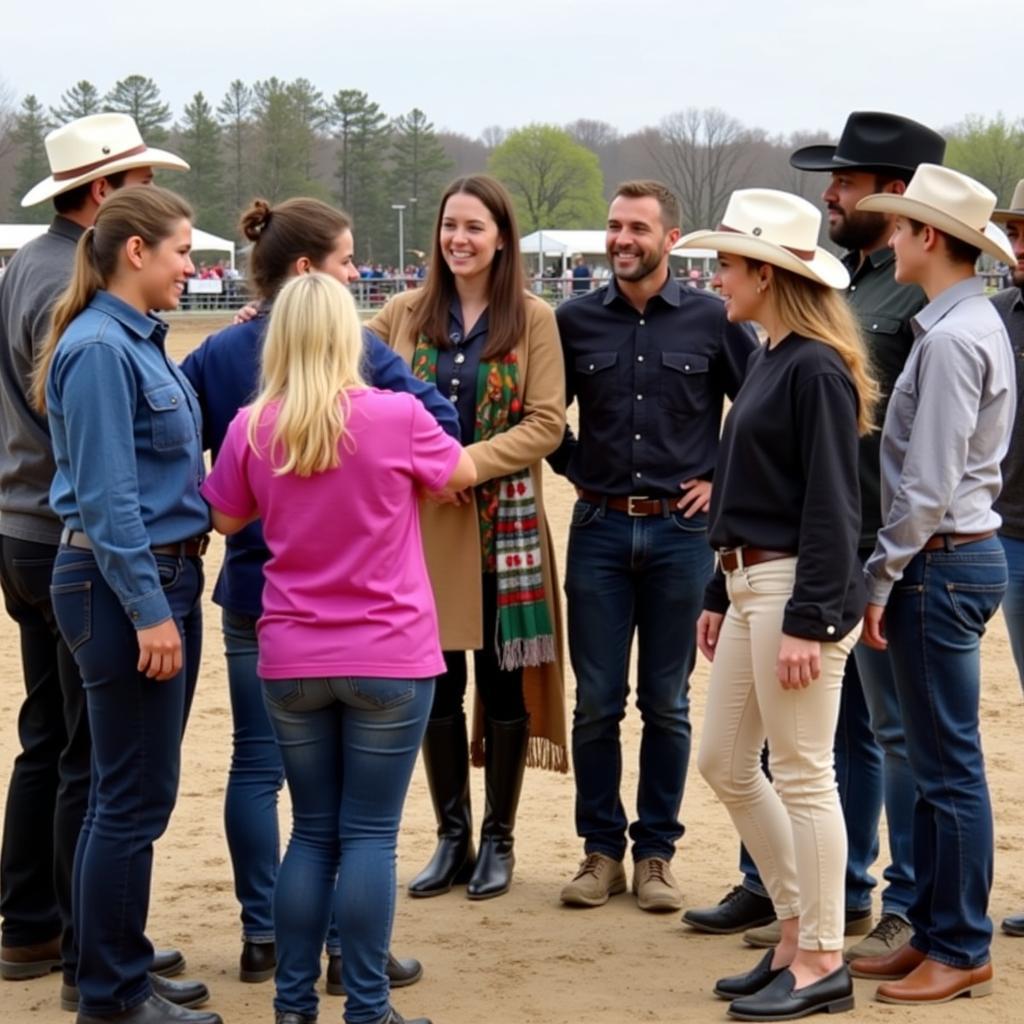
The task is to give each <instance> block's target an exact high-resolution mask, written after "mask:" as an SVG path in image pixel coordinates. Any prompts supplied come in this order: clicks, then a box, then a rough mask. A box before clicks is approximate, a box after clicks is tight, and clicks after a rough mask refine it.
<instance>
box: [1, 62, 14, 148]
mask: <svg viewBox="0 0 1024 1024" xmlns="http://www.w3.org/2000/svg"><path fill="white" fill-rule="evenodd" d="M14 118H15V113H14V90H13V89H12V88H11V87H10V86H9V85H8V84H7V81H6V79H3V78H0V160H2V159H3V158H4V157H5V156H6V155H7V154H8V153H9V152H10V151H11V150H12V149H13V148H14Z"/></svg>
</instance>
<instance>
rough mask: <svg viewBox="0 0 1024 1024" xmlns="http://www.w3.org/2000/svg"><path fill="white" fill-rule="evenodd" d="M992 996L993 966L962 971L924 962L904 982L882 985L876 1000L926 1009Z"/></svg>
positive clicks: (944, 965) (985, 965) (930, 960)
mask: <svg viewBox="0 0 1024 1024" xmlns="http://www.w3.org/2000/svg"><path fill="white" fill-rule="evenodd" d="M991 994H992V964H991V963H987V964H983V965H982V966H981V967H967V968H963V967H950V966H949V965H948V964H940V963H939V962H938V960H932V959H925V960H923V961H922V962H921V964H920V965H919V966H918V967H917V968H915V969H914V970H913V971H911V972H910V973H909V974H908V975H907V976H906V977H905V978H904V979H903V980H902V981H890V982H887V983H886V984H884V985H879V986H878V991H877V992H876V993H875V998H876V999H877V1000H878V1001H879V1002H882V1003H902V1004H904V1005H905V1006H927V1005H929V1004H931V1003H948V1002H949V1001H950V1000H951V999H956V997H957V996H973V997H974V998H977V997H978V996H987V995H991Z"/></svg>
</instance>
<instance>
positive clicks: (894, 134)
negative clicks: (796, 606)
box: [683, 111, 946, 959]
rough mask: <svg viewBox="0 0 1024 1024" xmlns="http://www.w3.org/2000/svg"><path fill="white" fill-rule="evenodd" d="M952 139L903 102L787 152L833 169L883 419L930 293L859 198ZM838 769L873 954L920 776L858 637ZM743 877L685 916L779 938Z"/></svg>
mask: <svg viewBox="0 0 1024 1024" xmlns="http://www.w3.org/2000/svg"><path fill="white" fill-rule="evenodd" d="M945 149H946V143H945V141H944V140H943V138H942V136H941V135H938V134H937V133H936V132H934V131H932V130H931V129H930V128H927V127H926V126H925V125H922V124H918V123H917V122H916V121H911V120H910V119H909V118H905V117H900V116H899V115H897V114H887V113H878V112H870V111H869V112H855V113H853V114H851V115H850V116H849V118H848V119H847V122H846V125H845V127H844V128H843V133H842V136H841V137H840V139H839V143H838V145H835V146H805V147H804V148H803V149H798V150H797V151H796V152H795V153H793V155H792V156H791V157H790V163H791V164H792V165H793V166H794V167H796V168H799V169H800V170H805V171H822V172H827V173H829V174H830V180H829V184H828V187H827V188H826V189H825V191H824V193H823V194H822V199H823V201H824V202H825V205H826V207H827V210H828V225H829V228H828V230H829V237H830V238H831V239H832V241H833V242H835V243H836V244H837V245H840V246H842V247H843V248H844V249H846V250H847V255H846V257H845V259H844V262H845V264H846V267H847V269H848V270H849V271H850V288H849V290H848V292H847V301H848V302H849V303H850V305H851V307H852V308H853V310H854V312H855V313H856V314H857V318H858V320H859V321H860V325H861V329H862V331H863V334H864V340H865V342H866V344H867V348H868V355H869V357H870V359H871V366H872V370H873V372H874V375H875V377H876V379H877V380H878V383H879V387H880V388H881V391H882V400H881V402H879V405H878V410H877V412H876V418H877V422H878V426H879V427H881V425H882V422H883V421H884V419H885V410H886V406H887V403H888V398H889V395H890V394H891V393H892V387H893V383H894V382H895V380H896V378H897V377H898V376H899V374H900V371H901V370H902V369H903V364H904V363H905V362H906V359H907V355H908V354H909V352H910V347H911V345H912V343H913V340H914V338H913V330H912V328H911V319H912V317H913V316H914V315H915V314H916V313H917V312H918V311H919V310H920V309H921V308H922V306H924V304H925V302H926V301H927V300H926V298H925V295H924V292H923V291H921V289H920V288H919V287H917V286H916V285H903V284H900V283H898V282H897V281H896V279H895V273H894V272H895V257H894V255H893V253H892V251H891V250H890V249H889V247H888V244H887V243H888V241H889V236H890V235H891V234H892V228H893V223H894V220H895V218H893V217H891V216H888V215H886V214H879V213H864V212H862V211H858V210H857V208H856V207H857V203H858V202H859V201H860V200H861V199H863V198H864V197H865V196H868V195H870V194H872V193H875V192H886V193H889V194H892V195H900V194H901V193H902V192H903V191H904V189H905V188H906V185H907V182H909V181H910V178H911V176H912V175H913V173H914V171H915V170H916V168H917V166H918V165H919V164H921V163H941V162H942V158H943V155H944V153H945ZM879 437H880V434H879V433H877V432H876V433H873V434H869V435H867V436H866V437H864V438H862V439H861V442H860V461H859V467H858V469H859V477H860V490H861V539H860V557H861V560H862V561H864V560H866V559H867V557H868V556H869V555H870V554H871V551H872V549H873V548H874V545H875V535H876V534H877V533H878V530H879V528H880V527H881V525H882V521H881V511H880V510H881V500H880V498H879V487H880V483H879V468H878V446H879ZM835 756H836V776H837V782H838V784H839V794H840V798H841V800H842V804H843V816H844V819H845V821H846V832H847V840H848V845H849V856H848V861H847V873H846V933H847V934H848V935H853V934H863V933H864V932H870V934H868V935H867V936H866V937H865V938H864V939H863V940H862V941H861V942H859V943H857V944H856V945H854V946H852V947H851V948H850V949H848V950H847V951H846V957H847V959H853V958H854V957H857V956H874V955H878V954H881V953H885V952H889V951H890V950H892V949H896V948H898V947H899V946H901V945H902V944H903V943H904V942H906V941H907V939H909V938H910V925H909V923H908V922H907V916H906V915H907V908H908V907H909V906H910V902H911V900H912V898H913V894H914V873H913V863H912V854H911V833H912V828H913V824H912V823H913V809H914V786H913V780H912V778H911V775H910V768H909V766H908V764H907V752H906V743H905V741H904V738H903V725H902V722H901V720H900V711H899V704H898V702H897V699H896V686H895V682H894V681H893V676H892V668H891V667H890V664H889V659H888V656H887V655H885V654H881V653H879V652H877V651H872V650H870V649H869V648H866V647H864V646H863V645H860V646H858V647H856V648H855V649H854V656H853V657H851V658H850V659H849V660H848V662H847V667H846V674H845V677H844V679H843V697H842V704H841V706H840V713H839V723H838V726H837V728H836V744H835ZM883 797H884V804H885V811H886V820H887V824H888V831H889V866H888V867H887V868H886V869H885V878H886V881H887V883H888V885H887V887H886V889H885V891H884V892H883V893H882V916H881V919H880V920H879V922H878V923H877V925H876V926H875V927H874V929H871V891H872V889H873V888H874V885H875V880H874V878H872V877H871V874H870V868H871V865H872V864H873V863H874V862H875V859H876V858H877V856H878V824H879V818H880V815H881V810H882V805H883ZM740 869H741V871H742V872H743V882H742V884H741V885H740V886H737V887H736V888H735V889H733V891H732V892H731V893H729V894H728V895H727V896H726V897H725V898H724V899H723V900H722V902H721V903H720V904H719V905H718V906H717V907H710V908H706V909H701V910H690V911H687V912H686V914H684V915H683V920H684V921H685V922H686V923H687V924H690V925H691V926H692V927H694V928H697V929H698V930H702V931H713V932H733V931H741V930H743V929H744V928H753V929H754V930H753V931H751V932H748V933H747V934H746V935H745V936H744V938H745V939H746V941H747V942H749V943H750V944H751V945H756V946H773V945H775V944H776V943H777V942H778V939H779V926H778V924H777V923H776V922H772V924H769V925H765V926H764V927H757V926H758V925H759V924H763V918H765V917H768V918H773V917H774V912H773V911H772V908H771V904H770V902H768V899H767V895H766V894H765V891H764V887H763V886H762V885H761V880H760V878H759V877H758V875H757V870H756V868H755V867H754V864H753V862H752V861H751V860H750V858H749V856H748V855H747V854H746V851H743V852H742V854H741V857H740Z"/></svg>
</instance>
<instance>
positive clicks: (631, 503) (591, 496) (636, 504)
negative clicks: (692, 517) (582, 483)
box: [579, 490, 675, 516]
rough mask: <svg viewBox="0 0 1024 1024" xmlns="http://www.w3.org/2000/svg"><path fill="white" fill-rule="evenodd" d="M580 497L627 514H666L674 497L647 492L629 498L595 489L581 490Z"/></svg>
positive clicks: (669, 510)
mask: <svg viewBox="0 0 1024 1024" xmlns="http://www.w3.org/2000/svg"><path fill="white" fill-rule="evenodd" d="M579 495H580V497H581V498H582V499H583V500H584V501H589V502H590V504H591V505H601V506H602V507H603V508H612V509H615V511H616V512H625V513H626V515H627V516H665V515H668V514H669V513H670V512H671V511H672V508H673V502H674V500H675V499H673V498H649V497H648V496H647V495H646V494H631V495H629V497H628V498H613V497H609V496H608V495H606V494H597V493H596V492H595V491H584V490H580V492H579Z"/></svg>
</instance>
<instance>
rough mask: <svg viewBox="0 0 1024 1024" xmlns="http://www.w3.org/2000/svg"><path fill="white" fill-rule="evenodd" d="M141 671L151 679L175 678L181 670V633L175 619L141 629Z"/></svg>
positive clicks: (139, 632)
mask: <svg viewBox="0 0 1024 1024" xmlns="http://www.w3.org/2000/svg"><path fill="white" fill-rule="evenodd" d="M136 635H137V636H138V638H139V671H140V672H145V674H146V675H147V676H149V678H150V679H159V680H161V681H163V680H166V679H173V678H174V677H175V676H176V675H177V674H178V673H179V672H180V671H181V634H180V633H179V632H178V627H177V624H176V623H175V621H174V619H167V621H166V622H161V623H160V624H159V625H157V626H148V627H147V628H146V629H140V630H139V631H138V633H137V634H136Z"/></svg>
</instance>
